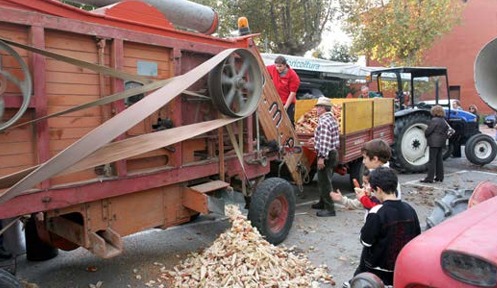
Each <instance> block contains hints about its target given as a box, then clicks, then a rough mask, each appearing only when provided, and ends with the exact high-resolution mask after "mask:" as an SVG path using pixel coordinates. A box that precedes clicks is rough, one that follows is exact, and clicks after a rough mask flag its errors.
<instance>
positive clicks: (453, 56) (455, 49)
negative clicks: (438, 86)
mask: <svg viewBox="0 0 497 288" xmlns="http://www.w3.org/2000/svg"><path fill="white" fill-rule="evenodd" d="M496 37H497V1H493V0H492V1H489V0H469V1H468V2H467V3H466V7H465V8H464V11H463V14H462V19H461V23H460V24H459V25H457V26H456V27H454V29H453V30H452V31H451V32H450V33H448V34H446V35H444V36H443V38H441V39H439V40H438V41H436V42H435V45H434V46H433V47H432V49H430V50H429V51H428V53H426V56H425V62H424V63H423V64H424V65H426V66H445V67H447V69H448V72H449V82H450V85H458V86H460V87H461V102H462V106H463V107H464V109H468V106H469V105H471V104H476V105H477V106H478V109H479V112H480V113H481V114H491V113H493V110H492V109H491V108H490V107H489V106H488V105H486V104H485V103H484V102H483V101H482V100H481V99H480V97H479V96H478V93H477V92H476V88H475V84H474V83H475V82H474V62H475V59H476V56H477V55H478V52H479V51H480V49H481V48H483V46H484V45H485V44H486V43H488V42H489V41H490V40H492V39H494V38H496ZM496 60H497V59H496ZM495 97H497V94H496V95H495Z"/></svg>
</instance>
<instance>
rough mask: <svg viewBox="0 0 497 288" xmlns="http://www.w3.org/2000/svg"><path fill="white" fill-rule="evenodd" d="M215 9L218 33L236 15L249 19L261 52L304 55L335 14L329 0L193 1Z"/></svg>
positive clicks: (234, 25) (234, 22)
mask: <svg viewBox="0 0 497 288" xmlns="http://www.w3.org/2000/svg"><path fill="white" fill-rule="evenodd" d="M194 2H197V3H200V4H203V5H207V6H210V7H212V8H213V9H214V10H216V11H217V13H218V15H219V19H220V25H219V35H220V36H228V35H230V33H231V31H233V30H235V29H236V28H237V19H238V17H241V16H245V17H247V18H248V20H249V26H250V29H251V31H252V33H260V34H261V36H260V38H259V39H258V41H259V43H258V45H259V46H260V49H261V50H262V51H263V52H272V53H282V54H289V55H304V53H305V52H307V51H309V50H311V49H312V48H315V47H316V46H318V45H319V43H320V42H321V34H322V32H323V30H324V29H325V28H324V27H325V24H326V23H327V22H328V21H329V20H331V19H332V17H333V16H334V15H335V12H336V10H335V8H333V7H332V0H312V1H308V0H285V1H273V0H251V1H241V0H222V1H220V0H194Z"/></svg>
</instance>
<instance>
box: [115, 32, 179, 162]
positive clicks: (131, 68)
mask: <svg viewBox="0 0 497 288" xmlns="http://www.w3.org/2000/svg"><path fill="white" fill-rule="evenodd" d="M171 55H172V50H171V49H170V48H166V47H159V46H153V45H145V44H140V43H134V42H124V63H123V65H124V67H123V70H125V71H127V72H128V73H131V74H139V71H138V68H139V67H138V66H139V64H138V63H139V61H146V62H150V63H155V65H157V76H153V78H155V79H167V78H170V77H172V76H173V74H172V70H171V65H172V62H171ZM145 97H146V96H145ZM169 105H171V104H169ZM159 109H161V110H164V111H166V110H167V108H165V107H162V108H161V107H157V110H159ZM162 115H167V113H166V114H162ZM159 117H160V113H158V112H156V113H153V114H152V115H150V116H149V117H147V118H146V119H144V120H143V121H142V122H140V123H138V124H137V125H135V126H134V127H132V128H131V129H129V130H128V131H127V132H126V135H128V136H136V135H141V134H145V133H150V132H152V131H153V129H152V125H153V124H155V123H156V122H157V119H158V118H159ZM159 163H161V162H159Z"/></svg>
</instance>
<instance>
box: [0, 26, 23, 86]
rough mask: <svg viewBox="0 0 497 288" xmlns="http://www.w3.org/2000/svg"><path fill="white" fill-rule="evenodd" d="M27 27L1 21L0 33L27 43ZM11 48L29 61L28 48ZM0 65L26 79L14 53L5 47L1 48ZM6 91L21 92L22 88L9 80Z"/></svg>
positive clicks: (3, 68)
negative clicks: (10, 52)
mask: <svg viewBox="0 0 497 288" xmlns="http://www.w3.org/2000/svg"><path fill="white" fill-rule="evenodd" d="M27 28H28V27H26V26H20V25H13V24H9V23H5V22H0V35H2V37H3V38H7V39H11V40H13V41H16V42H20V43H23V44H27V43H28V35H29V34H28V29H27ZM11 48H12V49H14V50H15V51H16V52H17V54H19V56H21V58H22V60H23V61H24V63H29V62H28V52H27V51H26V50H24V49H21V48H17V47H11ZM0 67H2V70H6V71H7V72H9V73H11V74H13V75H15V76H16V77H17V78H18V79H20V80H24V78H23V77H22V75H23V72H22V70H21V66H20V65H19V63H18V62H17V61H16V60H15V58H14V57H13V56H12V55H10V54H8V53H7V52H6V51H4V50H3V49H2V50H0ZM6 92H7V93H20V90H19V88H18V87H17V86H16V85H14V84H13V83H12V82H10V81H8V82H7V90H6Z"/></svg>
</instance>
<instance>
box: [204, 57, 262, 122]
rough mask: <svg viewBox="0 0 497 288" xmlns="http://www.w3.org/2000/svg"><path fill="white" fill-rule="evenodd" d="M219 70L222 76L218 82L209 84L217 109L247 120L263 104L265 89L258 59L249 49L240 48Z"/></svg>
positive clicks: (218, 67) (217, 69)
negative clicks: (262, 97)
mask: <svg viewBox="0 0 497 288" xmlns="http://www.w3.org/2000/svg"><path fill="white" fill-rule="evenodd" d="M215 71H216V72H215V73H220V75H216V79H217V80H218V81H212V82H210V83H209V85H210V87H209V89H210V90H211V97H213V98H215V99H213V102H214V103H215V104H217V106H218V107H217V108H218V109H219V110H221V112H223V113H225V112H226V113H225V114H228V115H229V116H235V117H236V116H238V117H245V116H248V115H250V114H252V113H253V112H254V111H255V110H256V109H257V106H258V104H259V100H260V98H261V95H262V86H263V77H262V73H261V68H260V67H259V64H258V61H257V58H255V56H254V55H253V54H252V53H251V52H249V51H248V50H243V49H238V50H235V51H234V52H233V53H231V54H230V56H229V57H228V58H226V60H224V61H223V62H222V63H221V64H219V65H218V66H217V67H216V69H215ZM219 106H220V107H219Z"/></svg>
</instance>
